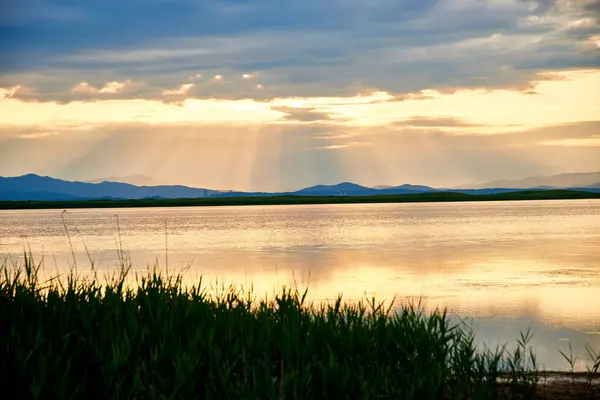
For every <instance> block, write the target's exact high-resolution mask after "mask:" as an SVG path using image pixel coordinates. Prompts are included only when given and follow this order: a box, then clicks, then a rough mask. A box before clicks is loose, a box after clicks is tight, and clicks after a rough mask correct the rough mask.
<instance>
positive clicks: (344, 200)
mask: <svg viewBox="0 0 600 400" xmlns="http://www.w3.org/2000/svg"><path fill="white" fill-rule="evenodd" d="M598 198H600V193H593V192H584V191H576V190H533V191H517V192H509V193H497V194H464V193H458V192H436V193H418V194H404V195H376V196H257V197H208V198H199V199H139V200H75V201H0V209H5V210H15V209H55V208H59V209H66V208H121V207H186V206H196V207H198V206H243V205H286V204H353V203H417V202H456V201H507V200H567V199H598Z"/></svg>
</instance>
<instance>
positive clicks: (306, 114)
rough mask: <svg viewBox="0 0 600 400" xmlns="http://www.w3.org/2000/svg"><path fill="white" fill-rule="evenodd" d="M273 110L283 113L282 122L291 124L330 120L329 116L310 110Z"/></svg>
mask: <svg viewBox="0 0 600 400" xmlns="http://www.w3.org/2000/svg"><path fill="white" fill-rule="evenodd" d="M273 109H274V110H277V111H280V112H283V113H285V115H284V116H283V117H282V120H284V121H292V122H299V123H302V122H309V123H310V122H326V121H328V120H331V117H330V116H329V114H327V113H324V112H320V111H316V110H315V109H311V108H308V109H306V108H300V109H298V108H292V107H274V108H273Z"/></svg>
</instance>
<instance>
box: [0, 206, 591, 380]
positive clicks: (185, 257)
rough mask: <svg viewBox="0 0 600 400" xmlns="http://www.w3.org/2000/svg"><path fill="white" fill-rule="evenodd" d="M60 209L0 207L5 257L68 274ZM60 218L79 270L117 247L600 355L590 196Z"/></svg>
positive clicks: (210, 276)
mask: <svg viewBox="0 0 600 400" xmlns="http://www.w3.org/2000/svg"><path fill="white" fill-rule="evenodd" d="M61 211H62V210H26V211H0V253H1V254H3V255H4V256H5V257H7V258H9V259H13V260H17V259H18V258H19V257H21V256H22V253H23V250H24V249H25V248H26V247H27V246H29V247H30V248H31V250H32V252H33V254H34V255H35V256H36V257H42V256H43V257H44V265H45V267H46V270H51V272H52V273H55V272H56V271H58V272H59V273H64V272H66V271H68V270H69V268H70V266H71V265H72V264H73V256H72V253H71V247H70V245H69V239H68V237H67V235H66V233H65V226H64V224H63V219H61ZM64 222H65V223H66V226H67V229H68V230H69V233H70V236H71V240H72V246H73V249H74V251H75V258H76V262H77V266H78V271H79V272H81V273H84V274H85V273H88V272H89V271H90V262H89V260H88V256H87V255H86V251H85V246H86V245H87V248H88V250H89V253H90V255H91V257H92V258H93V260H94V262H95V264H96V267H97V268H98V269H99V270H100V271H105V272H107V273H109V272H111V271H115V270H116V269H117V268H118V256H117V251H116V249H117V247H118V243H119V242H122V246H123V248H124V249H126V250H127V251H128V254H129V257H130V258H131V260H132V262H133V265H134V270H139V271H146V268H147V266H153V265H156V264H158V266H159V267H161V268H164V267H165V265H166V262H168V267H169V270H170V271H182V270H183V269H185V268H188V269H187V272H186V274H185V277H186V280H187V282H196V281H197V280H198V279H199V277H200V276H202V277H203V284H205V285H219V286H220V285H223V284H224V285H229V284H232V283H233V284H235V285H237V286H243V287H245V288H248V287H250V286H252V287H253V288H254V292H255V293H256V294H259V295H260V294H262V293H269V294H271V293H273V290H275V289H277V288H280V287H281V286H282V285H290V284H292V283H293V282H294V281H295V282H297V283H298V284H299V285H300V286H301V287H305V286H306V285H308V286H309V297H310V298H311V299H312V300H314V301H327V300H329V299H332V298H334V297H336V296H337V294H338V293H342V294H343V296H344V298H345V299H347V300H356V299H362V298H364V297H365V295H366V296H371V295H375V296H376V298H377V299H380V300H385V299H388V300H389V299H392V298H393V297H394V296H396V299H397V302H403V301H407V300H408V299H411V298H415V297H422V298H423V301H424V304H425V306H426V307H427V308H433V307H436V306H442V307H448V309H449V311H450V312H451V314H452V315H453V316H454V317H456V318H464V319H465V321H466V323H467V324H469V325H470V326H472V327H473V329H474V330H475V333H476V335H477V338H478V340H479V341H480V342H481V343H485V344H489V345H494V344H495V343H497V342H514V339H515V337H516V336H517V335H518V333H519V331H521V330H526V329H527V328H531V330H532V332H533V334H534V340H533V342H532V343H533V345H534V346H535V348H536V351H537V354H538V360H539V361H540V362H541V363H542V364H544V366H545V367H546V368H548V369H565V368H566V367H567V366H566V364H565V362H564V361H562V359H561V357H560V355H559V354H558V351H557V349H562V350H565V349H567V348H568V343H569V341H570V342H571V343H572V345H573V348H574V350H575V352H576V354H577V355H579V359H580V361H579V364H578V365H579V368H583V367H584V366H585V363H586V359H585V358H584V355H585V353H584V351H583V348H584V346H585V344H586V343H587V344H590V345H592V346H595V347H596V349H600V201H599V200H592V201H589V200H569V201H527V202H517V201H516V202H496V203H494V202H480V203H419V204H357V205H298V206H252V207H198V208H144V209H86V210H72V211H68V212H67V213H66V214H65V215H64ZM119 230H120V236H119ZM167 249H168V250H167Z"/></svg>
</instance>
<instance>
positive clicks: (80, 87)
mask: <svg viewBox="0 0 600 400" xmlns="http://www.w3.org/2000/svg"><path fill="white" fill-rule="evenodd" d="M130 85H131V81H130V80H126V81H123V82H118V81H112V82H106V83H105V84H104V86H102V87H101V88H96V87H94V86H92V85H90V84H89V83H88V82H85V81H82V82H79V83H78V84H77V85H75V86H73V88H72V89H71V92H72V93H85V94H95V93H100V94H116V93H121V92H124V91H125V90H126V89H127V88H128V87H129V86H130Z"/></svg>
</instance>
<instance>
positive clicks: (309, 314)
mask: <svg viewBox="0 0 600 400" xmlns="http://www.w3.org/2000/svg"><path fill="white" fill-rule="evenodd" d="M38 269H39V265H38V266H34V265H33V264H32V262H31V259H30V258H28V257H26V258H25V265H24V266H23V267H22V268H17V267H14V266H7V265H6V264H5V265H4V266H3V267H2V270H1V271H0V272H1V275H2V276H1V278H0V321H1V322H0V323H1V330H0V380H2V381H3V382H4V383H3V385H2V391H3V392H4V393H10V394H11V397H10V398H19V399H27V398H47V399H50V398H52V399H74V398H86V399H93V398H102V399H110V398H123V399H196V398H205V399H221V398H223V399H228V398H232V399H284V398H285V399H296V398H308V399H325V398H326V399H345V398H347V399H376V398H377V399H379V398H381V399H383V398H387V399H444V398H456V399H465V398H476V399H494V398H507V397H508V398H533V395H534V392H535V389H536V384H537V380H538V374H537V372H536V363H535V356H534V354H533V352H532V351H531V350H530V349H529V347H528V344H527V342H528V335H524V336H523V337H522V338H521V339H520V341H519V344H518V346H517V347H516V348H515V349H514V350H511V351H508V350H507V349H506V348H499V349H495V350H493V351H492V350H486V351H479V350H477V349H476V346H475V344H474V340H473V336H472V335H471V334H470V333H469V332H468V331H467V330H466V329H464V328H462V327H461V326H452V325H451V324H450V322H449V320H448V318H447V316H446V313H445V312H443V311H434V312H432V313H430V314H427V315H426V314H425V313H424V312H423V311H422V309H421V308H420V307H419V306H416V305H410V304H409V305H406V306H403V307H402V308H401V309H399V310H397V312H391V311H390V309H389V308H385V307H384V305H383V304H381V303H376V302H375V300H372V301H370V302H362V303H357V304H345V303H342V301H341V299H338V300H337V301H336V302H335V303H334V304H331V305H321V306H318V307H317V306H313V305H310V304H306V302H305V296H306V292H299V291H298V290H295V289H285V288H284V289H283V290H282V291H281V293H280V294H279V295H277V296H275V297H273V298H272V300H269V301H267V300H265V301H256V300H253V298H252V296H250V295H248V294H244V293H242V292H239V291H236V290H235V289H233V288H230V289H228V290H224V291H221V292H220V293H216V292H214V293H212V294H209V293H208V292H207V291H206V290H203V289H201V288H200V285H199V286H198V287H186V288H184V287H183V285H182V281H181V277H180V276H175V277H167V276H165V275H161V274H160V273H158V272H150V273H148V275H147V276H145V277H144V278H143V279H141V280H140V281H139V285H138V286H137V287H136V288H130V286H127V285H126V284H125V273H126V272H127V271H126V270H124V271H123V272H122V273H121V274H120V275H119V276H116V277H115V278H114V279H111V280H109V281H106V282H103V283H102V284H100V283H99V282H98V281H97V280H93V281H86V280H83V279H77V278H76V277H74V276H71V277H70V278H69V279H68V280H67V281H66V282H65V283H61V281H59V280H50V281H46V282H41V281H40V279H39V277H38Z"/></svg>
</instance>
